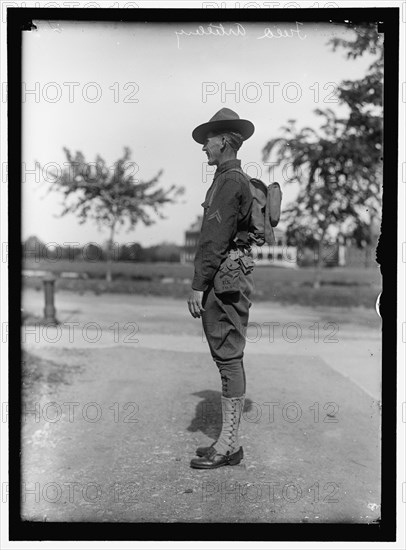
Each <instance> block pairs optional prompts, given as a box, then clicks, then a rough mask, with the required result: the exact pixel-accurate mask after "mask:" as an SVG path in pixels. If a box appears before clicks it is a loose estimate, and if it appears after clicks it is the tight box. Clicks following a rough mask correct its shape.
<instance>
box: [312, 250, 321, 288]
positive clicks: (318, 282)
mask: <svg viewBox="0 0 406 550" xmlns="http://www.w3.org/2000/svg"><path fill="white" fill-rule="evenodd" d="M322 243H323V241H320V242H319V243H317V249H316V254H317V257H316V269H315V271H314V280H313V288H315V289H319V288H320V286H321V276H322V272H323V257H322V254H321V250H322Z"/></svg>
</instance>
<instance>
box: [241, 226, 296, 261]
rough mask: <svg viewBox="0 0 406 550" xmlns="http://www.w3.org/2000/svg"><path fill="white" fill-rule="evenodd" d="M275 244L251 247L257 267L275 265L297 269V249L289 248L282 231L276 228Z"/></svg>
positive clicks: (294, 247)
mask: <svg viewBox="0 0 406 550" xmlns="http://www.w3.org/2000/svg"><path fill="white" fill-rule="evenodd" d="M273 231H274V235H275V241H276V242H275V244H264V245H262V246H255V245H253V246H252V247H251V249H252V257H253V258H254V260H255V264H256V265H257V266H261V265H274V266H275V267H291V268H297V248H296V246H288V245H287V242H286V235H285V232H284V231H283V230H282V229H278V228H277V227H274V230H273Z"/></svg>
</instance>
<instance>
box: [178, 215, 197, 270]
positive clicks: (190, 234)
mask: <svg viewBox="0 0 406 550" xmlns="http://www.w3.org/2000/svg"><path fill="white" fill-rule="evenodd" d="M202 222H203V216H198V217H197V219H196V221H195V222H194V223H192V225H191V226H190V227H189V229H187V230H186V231H185V245H184V247H183V250H182V253H181V258H180V261H181V263H182V264H189V263H192V262H193V260H194V259H195V253H196V246H197V241H198V240H199V236H200V229H201V227H202Z"/></svg>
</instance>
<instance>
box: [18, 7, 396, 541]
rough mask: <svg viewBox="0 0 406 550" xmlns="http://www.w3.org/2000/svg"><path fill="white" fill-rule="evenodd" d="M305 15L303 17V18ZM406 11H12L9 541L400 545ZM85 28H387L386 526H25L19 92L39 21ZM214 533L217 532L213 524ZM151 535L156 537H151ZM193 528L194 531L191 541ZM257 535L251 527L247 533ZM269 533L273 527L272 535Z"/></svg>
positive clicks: (380, 252)
mask: <svg viewBox="0 0 406 550" xmlns="http://www.w3.org/2000/svg"><path fill="white" fill-rule="evenodd" d="M299 14H300V15H299ZM399 16H400V9H399V8H393V7H389V8H383V7H378V8H333V9H327V8H326V9H317V8H316V9H313V8H302V9H300V10H298V9H272V10H269V9H262V8H261V9H232V10H230V9H189V8H182V9H180V8H179V9H178V8H169V9H163V8H162V9H161V8H159V9H146V8H138V9H104V8H97V9H89V8H79V9H77V8H57V9H55V8H8V10H7V43H8V52H7V55H8V90H9V93H8V102H9V103H8V122H9V124H8V155H9V181H10V182H13V187H12V188H10V187H9V203H8V208H9V225H8V229H9V251H10V256H9V274H10V277H9V326H10V330H9V404H10V420H9V441H10V450H9V463H10V480H9V484H10V497H9V503H10V504H9V511H10V516H9V518H10V519H9V538H10V540H12V541H27V540H43V541H49V540H52V541H56V540H66V541H70V540H84V541H93V540H97V541H102V540H114V541H124V540H125V541H132V540H140V541H141V540H143V541H144V540H145V541H165V540H183V541H187V540H199V541H209V540H210V541H212V540H226V541H227V540H235V541H238V540H239V541H326V540H330V541H357V542H358V541H359V542H361V541H376V542H378V541H394V540H396V538H395V537H396V500H395V499H396V412H397V402H396V395H397V393H396V368H395V365H396V345H397V322H396V306H397V286H396V285H397V254H396V252H395V253H393V251H397V249H398V247H397V244H398V241H397V186H396V185H395V182H397V181H398V150H397V147H396V146H394V145H393V139H394V136H393V128H397V127H398V80H399V77H398V70H399V54H398V48H399ZM35 19H41V20H52V21H58V20H80V21H120V22H121V21H125V22H145V21H148V22H153V23H158V22H161V23H165V22H172V23H173V22H180V23H181V22H191V23H193V22H198V23H199V24H204V23H207V24H209V23H210V22H212V21H216V22H230V20H233V21H241V22H261V23H262V24H266V23H267V22H269V24H272V23H274V22H275V21H286V22H291V21H296V20H298V19H300V21H306V22H326V21H334V22H343V21H344V20H350V21H352V22H357V21H358V22H361V21H374V22H379V27H378V28H379V32H384V33H385V52H384V60H385V79H384V121H385V124H384V144H385V143H387V144H389V145H388V146H387V147H386V149H385V162H384V173H383V181H384V184H383V208H382V225H381V235H380V239H379V243H378V247H377V261H378V263H379V264H380V269H381V274H382V277H383V287H382V288H383V290H382V295H381V297H380V314H381V317H382V334H383V347H382V364H383V363H384V360H385V365H386V368H385V369H382V377H383V378H382V402H383V404H384V407H383V411H382V517H381V521H380V522H379V523H377V524H369V525H368V524H339V523H331V524H305V523H300V524H280V523H279V524H278V523H266V524H258V523H255V524H254V523H237V524H233V529H232V530H230V528H229V524H228V523H218V524H215V529H214V528H213V529H211V530H210V529H207V528H206V525H208V524H204V523H201V524H200V523H190V524H189V523H181V522H178V523H160V522H154V523H105V522H103V523H96V522H91V523H87V522H84V523H75V527H74V528H73V529H72V526H71V524H70V523H64V522H63V523H62V522H61V523H51V522H39V521H38V522H27V521H22V520H21V518H20V491H19V490H17V489H16V488H17V487H20V486H21V484H20V481H21V480H20V476H21V473H20V467H21V463H20V461H21V454H20V451H21V448H20V446H21V443H20V433H21V405H22V403H21V341H20V326H21V280H20V277H19V276H18V275H17V274H21V272H22V260H21V254H20V250H21V208H20V206H21V185H19V183H18V182H20V180H21V174H20V168H21V160H22V159H21V145H22V134H21V122H22V113H21V109H22V104H21V83H22V59H21V58H22V33H23V32H30V30H31V28H32V21H33V20H35ZM210 525H211V524H210ZM151 527H152V528H151ZM188 527H192V528H193V532H192V533H191V532H190V531H189V529H188ZM247 527H249V528H247ZM270 527H271V528H270Z"/></svg>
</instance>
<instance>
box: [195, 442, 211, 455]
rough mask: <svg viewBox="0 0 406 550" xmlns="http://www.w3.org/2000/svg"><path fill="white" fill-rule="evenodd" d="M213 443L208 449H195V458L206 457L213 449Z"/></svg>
mask: <svg viewBox="0 0 406 550" xmlns="http://www.w3.org/2000/svg"><path fill="white" fill-rule="evenodd" d="M213 445H214V443H212V444H211V445H210V447H198V448H197V449H196V454H197V456H206V455H207V453H208V452H209V451H211V449H212V448H213Z"/></svg>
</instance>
